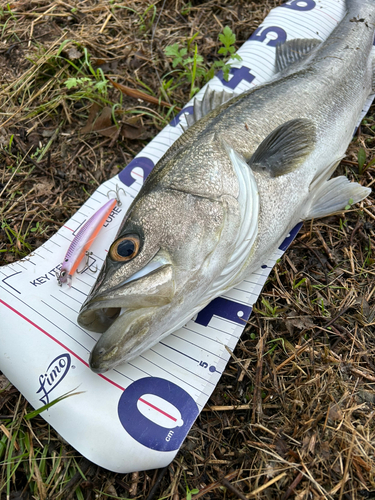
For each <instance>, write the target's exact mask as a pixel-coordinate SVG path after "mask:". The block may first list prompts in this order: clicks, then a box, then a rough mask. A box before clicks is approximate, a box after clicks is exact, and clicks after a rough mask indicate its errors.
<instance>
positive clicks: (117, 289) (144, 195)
mask: <svg viewBox="0 0 375 500" xmlns="http://www.w3.org/2000/svg"><path fill="white" fill-rule="evenodd" d="M226 205H227V204H226V203H223V202H222V201H221V200H220V201H218V200H211V199H206V198H204V197H201V196H194V195H192V194H191V192H184V191H180V190H177V189H163V188H156V189H151V190H148V191H147V190H146V192H145V191H144V190H143V191H141V192H140V195H138V197H137V198H136V199H135V201H134V202H133V205H132V206H131V207H130V209H129V211H128V213H127V215H126V217H125V220H124V222H123V224H122V227H121V228H120V230H119V233H118V235H117V237H116V239H115V241H114V242H113V243H112V245H111V246H110V248H109V251H108V255H107V258H106V260H105V262H104V265H103V268H102V269H101V272H100V274H99V277H98V279H97V282H96V283H95V285H94V287H93V289H92V291H91V293H90V295H89V296H88V297H87V299H86V301H85V302H84V304H83V305H82V308H81V311H80V313H79V316H78V323H79V324H80V326H82V327H83V328H85V329H88V330H91V331H95V332H98V333H102V336H101V337H100V339H99V341H98V342H97V344H96V345H95V347H94V348H93V350H92V352H91V356H90V367H91V369H92V370H93V371H94V372H97V373H101V372H104V371H107V370H109V369H111V368H113V367H115V366H116V365H118V364H120V363H122V362H127V361H130V360H131V359H133V358H134V357H136V356H138V355H139V354H141V353H142V352H143V351H145V350H147V349H149V348H150V347H152V346H153V345H154V344H155V343H157V342H158V341H159V340H160V339H161V338H163V337H164V336H166V335H167V334H168V333H169V332H171V331H174V330H176V329H177V328H178V327H180V326H183V325H184V324H186V322H187V321H188V320H189V319H190V318H191V317H192V316H193V315H194V314H195V312H197V311H196V308H197V302H198V304H199V305H201V304H200V303H199V297H200V292H201V290H203V289H204V288H205V287H206V288H207V283H209V282H210V281H212V279H213V277H214V276H215V275H216V274H217V272H218V271H217V270H218V269H219V268H221V267H223V266H224V265H225V262H224V261H225V255H224V254H225V252H223V251H219V252H217V250H218V247H223V245H224V246H225V241H224V240H225V237H224V238H223V234H224V233H225V234H226V232H225V230H224V228H225V227H226V226H227V225H228V222H229V221H228V217H227V215H226ZM229 232H230V231H229ZM229 239H230V237H229ZM228 245H229V247H230V242H229V241H228ZM223 248H224V247H223ZM229 249H230V248H229ZM203 305H205V304H203ZM203 305H202V307H203ZM200 308H201V307H200Z"/></svg>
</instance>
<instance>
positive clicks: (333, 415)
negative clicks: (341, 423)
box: [328, 404, 342, 421]
mask: <svg viewBox="0 0 375 500" xmlns="http://www.w3.org/2000/svg"><path fill="white" fill-rule="evenodd" d="M328 419H329V420H333V421H338V420H341V419H342V411H341V409H340V407H339V405H337V404H334V405H333V406H331V408H330V409H329V412H328Z"/></svg>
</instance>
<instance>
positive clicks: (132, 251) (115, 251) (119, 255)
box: [109, 234, 140, 262]
mask: <svg viewBox="0 0 375 500" xmlns="http://www.w3.org/2000/svg"><path fill="white" fill-rule="evenodd" d="M139 248H140V241H139V237H138V236H137V235H136V234H127V235H126V236H123V237H121V238H119V239H117V240H116V241H115V242H113V243H112V245H111V248H110V249H109V255H110V257H111V259H112V260H114V261H116V262H127V261H128V260H131V259H134V257H135V256H136V255H138V252H139Z"/></svg>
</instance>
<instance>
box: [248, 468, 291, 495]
mask: <svg viewBox="0 0 375 500" xmlns="http://www.w3.org/2000/svg"><path fill="white" fill-rule="evenodd" d="M284 476H286V472H282V473H281V474H279V475H278V476H276V477H274V478H273V479H271V480H270V481H268V483H266V484H263V486H259V488H257V489H256V490H254V491H252V492H251V493H249V494H248V495H247V497H246V498H251V497H252V496H254V495H257V494H258V493H260V492H261V491H263V490H265V489H266V488H268V487H269V486H271V485H272V484H273V483H276V482H277V481H279V480H280V479H281V478H282V477H284Z"/></svg>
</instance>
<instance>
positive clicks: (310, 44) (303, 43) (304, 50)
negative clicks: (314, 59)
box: [276, 38, 322, 72]
mask: <svg viewBox="0 0 375 500" xmlns="http://www.w3.org/2000/svg"><path fill="white" fill-rule="evenodd" d="M321 43H322V42H321V41H320V40H316V39H315V38H310V39H307V40H306V39H303V38H296V39H295V40H289V41H288V42H285V43H283V44H282V45H278V46H277V47H276V71H277V72H279V71H284V70H285V69H286V68H289V66H291V65H292V64H295V63H296V62H300V61H303V59H305V58H306V57H307V56H308V55H310V54H311V52H312V51H313V50H314V49H315V48H316V47H317V46H318V45H320V44H321Z"/></svg>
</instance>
